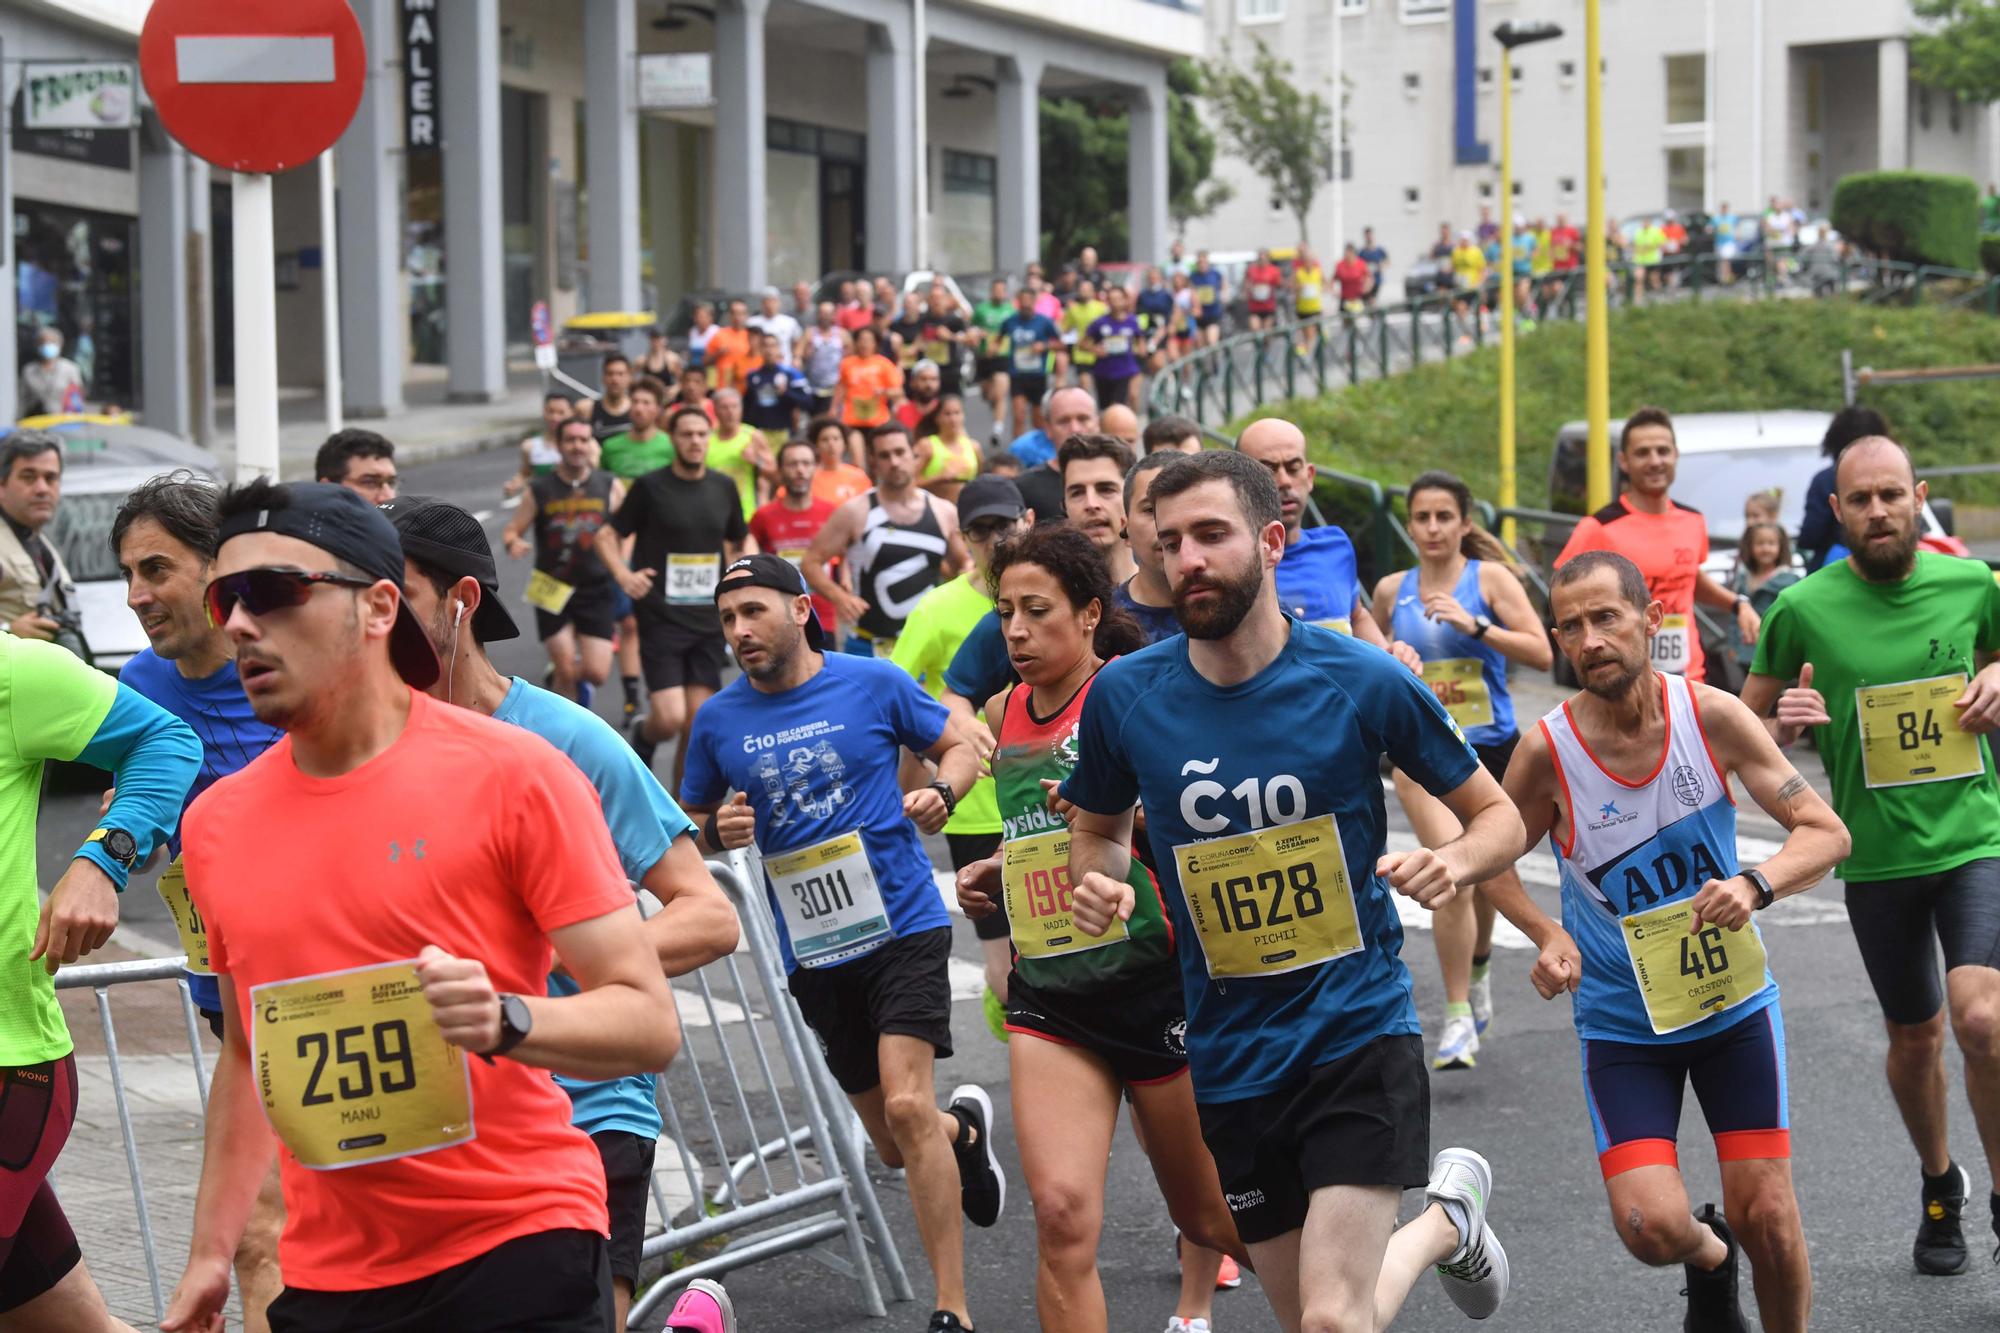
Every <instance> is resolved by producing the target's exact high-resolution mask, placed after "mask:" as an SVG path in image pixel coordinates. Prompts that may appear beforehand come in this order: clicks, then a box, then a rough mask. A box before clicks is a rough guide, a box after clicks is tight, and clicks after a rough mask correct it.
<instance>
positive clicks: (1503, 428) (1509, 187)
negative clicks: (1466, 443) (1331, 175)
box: [1493, 19, 1562, 546]
mask: <svg viewBox="0 0 2000 1333" xmlns="http://www.w3.org/2000/svg"><path fill="white" fill-rule="evenodd" d="M1560 36H1562V29H1561V28H1560V27H1558V26H1556V25H1555V24H1553V23H1542V22H1527V23H1516V22H1514V21H1513V20H1512V19H1509V20H1508V21H1507V22H1505V23H1503V24H1501V25H1500V26H1499V27H1497V28H1495V29H1494V30H1493V39H1494V40H1495V41H1497V42H1499V43H1500V47H1501V51H1500V71H1499V78H1500V508H1501V509H1502V510H1508V509H1512V508H1513V507H1514V506H1515V504H1516V503H1517V502H1518V500H1519V496H1518V494H1517V492H1516V488H1515V485H1514V48H1515V47H1517V46H1527V45H1529V44H1530V43H1532V42H1546V41H1552V40H1554V39H1555V38H1557V37H1560ZM1500 540H1501V541H1503V542H1506V543H1507V544H1508V545H1509V546H1512V545H1513V544H1514V520H1513V519H1512V518H1511V517H1510V518H1504V519H1502V520H1501V522H1500Z"/></svg>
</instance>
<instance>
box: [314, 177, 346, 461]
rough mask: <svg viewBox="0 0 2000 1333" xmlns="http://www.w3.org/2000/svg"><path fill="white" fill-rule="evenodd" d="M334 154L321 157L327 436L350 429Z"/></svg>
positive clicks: (321, 307)
mask: <svg viewBox="0 0 2000 1333" xmlns="http://www.w3.org/2000/svg"><path fill="white" fill-rule="evenodd" d="M333 194H334V183H333V150H332V149H331V148H329V149H327V150H326V151H325V152H324V153H321V154H320V155H319V333H320V339H321V343H322V347H321V358H320V364H321V366H322V368H323V371H324V376H325V379H326V433H327V434H328V435H333V434H336V433H338V432H339V431H341V430H342V429H344V428H345V427H346V425H347V414H346V412H345V410H344V409H343V407H342V405H341V401H340V399H341V394H342V392H343V390H344V386H343V385H342V383H341V374H340V236H339V233H338V232H337V231H336V230H335V229H334V212H333Z"/></svg>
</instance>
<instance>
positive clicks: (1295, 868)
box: [1174, 814, 1361, 977]
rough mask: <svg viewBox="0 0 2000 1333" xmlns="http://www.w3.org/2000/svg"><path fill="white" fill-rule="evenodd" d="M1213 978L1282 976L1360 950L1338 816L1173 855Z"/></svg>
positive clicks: (1211, 841)
mask: <svg viewBox="0 0 2000 1333" xmlns="http://www.w3.org/2000/svg"><path fill="white" fill-rule="evenodd" d="M1174 862H1175V864H1176V865H1177V866H1178V867H1179V869H1180V880H1181V892H1182V894H1183V895H1185V896H1186V898H1187V904H1188V915H1189V916H1190V917H1191V918H1192V919H1193V921H1194V930H1195V938H1196V939H1198V940H1199V941H1200V942H1201V951H1202V957H1203V958H1204V959H1205V960H1206V962H1207V964H1208V974H1209V975H1210V976H1211V977H1259V976H1276V975H1278V974H1279V973H1282V972H1295V971H1297V970H1298V969H1300V968H1302V967H1314V966H1317V965H1318V964H1320V963H1324V962H1329V961H1331V960H1333V959H1335V958H1341V957H1345V956H1346V955H1348V954H1351V953H1357V952H1359V951H1360V949H1361V926H1360V923H1359V922H1358V921H1357V920H1356V919H1355V915H1354V891H1353V889H1352V888H1350V887H1349V885H1348V882H1347V857H1346V854H1345V852H1344V851H1343V850H1342V848H1341V845H1340V830H1339V828H1338V827H1336V826H1335V824H1334V822H1333V816H1332V815H1330V814H1329V815H1321V816H1319V817H1318V818H1317V819H1307V820H1302V821H1301V822H1299V823H1296V824H1280V825H1277V826H1276V827H1274V828H1267V829H1259V830H1257V831H1256V832H1255V833H1237V834H1231V835H1228V836H1225V837H1220V838H1208V839H1204V840H1203V841H1201V842H1191V843H1186V844H1184V845H1182V846H1179V847H1176V848H1174Z"/></svg>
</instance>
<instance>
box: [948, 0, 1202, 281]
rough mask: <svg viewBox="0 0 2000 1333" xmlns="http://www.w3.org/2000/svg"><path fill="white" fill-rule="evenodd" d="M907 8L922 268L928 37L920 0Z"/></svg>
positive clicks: (1162, 110) (1162, 111)
mask: <svg viewBox="0 0 2000 1333" xmlns="http://www.w3.org/2000/svg"><path fill="white" fill-rule="evenodd" d="M911 9H912V15H911V24H910V29H911V31H910V39H911V40H910V46H911V53H910V58H911V60H912V61H913V62H914V63H915V65H916V67H917V73H916V99H915V100H916V104H917V107H916V111H917V117H916V119H917V134H916V139H917V145H916V146H917V163H916V166H917V174H916V198H915V199H914V200H912V201H911V206H912V207H913V208H915V209H916V210H917V219H916V221H917V228H916V239H917V245H916V253H915V258H916V267H918V268H920V269H923V268H929V267H930V266H931V238H930V225H929V223H930V216H929V210H928V208H927V206H926V200H927V199H928V198H929V196H930V192H931V191H930V174H931V173H930V166H931V148H930V142H929V139H930V105H929V103H930V93H929V89H928V87H927V86H926V84H925V77H926V76H925V73H924V66H925V64H926V61H925V55H926V52H925V50H924V48H925V47H926V46H927V45H928V44H929V42H930V37H929V33H928V30H927V29H928V25H927V22H926V19H927V15H926V14H925V12H924V0H911ZM1160 114H1162V115H1165V114H1166V110H1165V108H1162V109H1161V112H1160Z"/></svg>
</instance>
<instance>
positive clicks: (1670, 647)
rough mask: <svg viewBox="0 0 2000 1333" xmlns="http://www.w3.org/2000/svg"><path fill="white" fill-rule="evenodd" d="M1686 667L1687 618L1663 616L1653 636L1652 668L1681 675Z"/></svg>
mask: <svg viewBox="0 0 2000 1333" xmlns="http://www.w3.org/2000/svg"><path fill="white" fill-rule="evenodd" d="M1687 669H1688V618H1687V617H1686V616H1663V617H1661V619H1660V632H1659V633H1658V634H1655V635H1654V636H1653V670H1655V671H1668V672H1672V673H1673V674H1674V675H1676V676H1678V675H1682V674H1684V673H1685V672H1686V671H1687Z"/></svg>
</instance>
